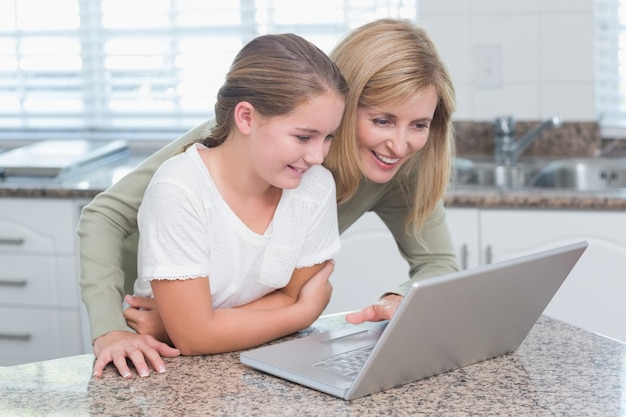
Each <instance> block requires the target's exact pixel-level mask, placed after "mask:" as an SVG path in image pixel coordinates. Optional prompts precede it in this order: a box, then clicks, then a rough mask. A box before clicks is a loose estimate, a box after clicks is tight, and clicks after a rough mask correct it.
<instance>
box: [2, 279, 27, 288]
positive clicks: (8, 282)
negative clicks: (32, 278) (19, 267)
mask: <svg viewBox="0 0 626 417" xmlns="http://www.w3.org/2000/svg"><path fill="white" fill-rule="evenodd" d="M26 284H28V280H26V279H19V278H18V279H0V287H25V286H26Z"/></svg>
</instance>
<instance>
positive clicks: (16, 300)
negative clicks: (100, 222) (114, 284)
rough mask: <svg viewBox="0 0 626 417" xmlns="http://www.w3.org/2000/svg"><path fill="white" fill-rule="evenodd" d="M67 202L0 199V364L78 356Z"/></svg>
mask: <svg viewBox="0 0 626 417" xmlns="http://www.w3.org/2000/svg"><path fill="white" fill-rule="evenodd" d="M81 206H82V204H81V202H80V201H78V200H73V199H50V198H41V199H40V198H1V199H0V265H1V267H0V366H6V365H15V364H19V363H26V362H34V361H41V360H46V359H52V358H58V357H63V356H69V355H76V354H82V353H84V351H85V349H84V345H85V343H84V337H83V331H82V329H81V302H80V291H79V287H78V276H79V272H78V250H77V238H76V225H77V223H78V217H79V214H80V212H79V211H80V207H81Z"/></svg>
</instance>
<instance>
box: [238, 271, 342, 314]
mask: <svg viewBox="0 0 626 417" xmlns="http://www.w3.org/2000/svg"><path fill="white" fill-rule="evenodd" d="M328 262H332V261H325V262H322V263H320V264H317V265H313V266H310V267H306V268H297V269H294V271H293V274H292V275H291V279H290V280H289V283H288V284H287V285H286V286H285V287H283V288H279V289H277V290H276V291H274V292H271V293H269V294H267V295H266V296H264V297H261V298H259V299H258V300H255V301H252V302H251V303H248V304H245V305H243V306H239V307H238V308H249V309H256V310H268V309H272V308H280V307H286V306H288V305H290V304H293V303H295V302H296V301H297V300H298V295H299V294H300V290H301V289H302V287H303V286H304V284H306V282H307V281H308V280H310V279H311V278H312V277H313V275H315V274H316V273H317V272H319V271H320V270H321V269H322V268H323V267H324V265H326V264H327V263H328Z"/></svg>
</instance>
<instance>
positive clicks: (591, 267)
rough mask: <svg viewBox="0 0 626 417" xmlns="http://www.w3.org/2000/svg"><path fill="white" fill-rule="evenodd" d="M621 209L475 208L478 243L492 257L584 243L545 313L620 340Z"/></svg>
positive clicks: (625, 238)
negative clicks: (477, 211) (478, 222)
mask: <svg viewBox="0 0 626 417" xmlns="http://www.w3.org/2000/svg"><path fill="white" fill-rule="evenodd" d="M624 224H626V213H623V212H607V211H577V210H569V211H568V210H481V241H482V245H483V247H484V248H486V250H487V249H488V250H489V251H490V252H491V257H492V261H494V262H495V261H499V260H503V259H508V258H512V257H517V256H522V255H525V254H528V253H531V252H536V251H540V250H543V249H547V248H550V247H555V246H559V245H563V244H567V243H571V242H574V241H579V240H587V241H588V242H589V247H588V248H587V250H586V251H585V253H584V254H583V256H582V257H581V259H580V260H579V262H578V263H577V264H576V266H575V267H574V269H573V270H572V272H571V273H570V275H569V276H568V278H567V280H566V281H565V282H564V283H563V285H562V286H561V288H560V289H559V291H558V292H557V294H556V295H555V296H554V298H553V299H552V302H551V303H550V304H549V305H548V307H547V308H546V311H545V314H546V315H548V316H551V317H553V318H556V319H559V320H562V321H565V322H567V323H570V324H573V325H575V326H578V327H581V328H583V329H585V330H589V331H592V332H596V333H599V334H602V335H604V336H608V337H611V338H614V339H618V340H621V341H624V342H626V325H624V317H626V303H625V302H624V301H625V297H626V234H624V228H623V225H624Z"/></svg>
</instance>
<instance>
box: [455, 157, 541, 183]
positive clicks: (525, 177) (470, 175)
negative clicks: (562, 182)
mask: <svg viewBox="0 0 626 417" xmlns="http://www.w3.org/2000/svg"><path fill="white" fill-rule="evenodd" d="M455 168H456V172H455V184H456V185H459V186H474V187H476V186H479V187H501V188H522V187H526V186H528V185H529V183H530V182H531V180H532V179H533V178H534V176H535V175H537V173H538V172H539V170H540V169H541V166H540V165H537V164H536V163H535V162H534V161H532V162H530V161H529V162H520V163H516V164H514V165H502V164H497V163H496V162H494V161H485V160H471V159H464V158H460V159H457V160H456V163H455Z"/></svg>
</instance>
